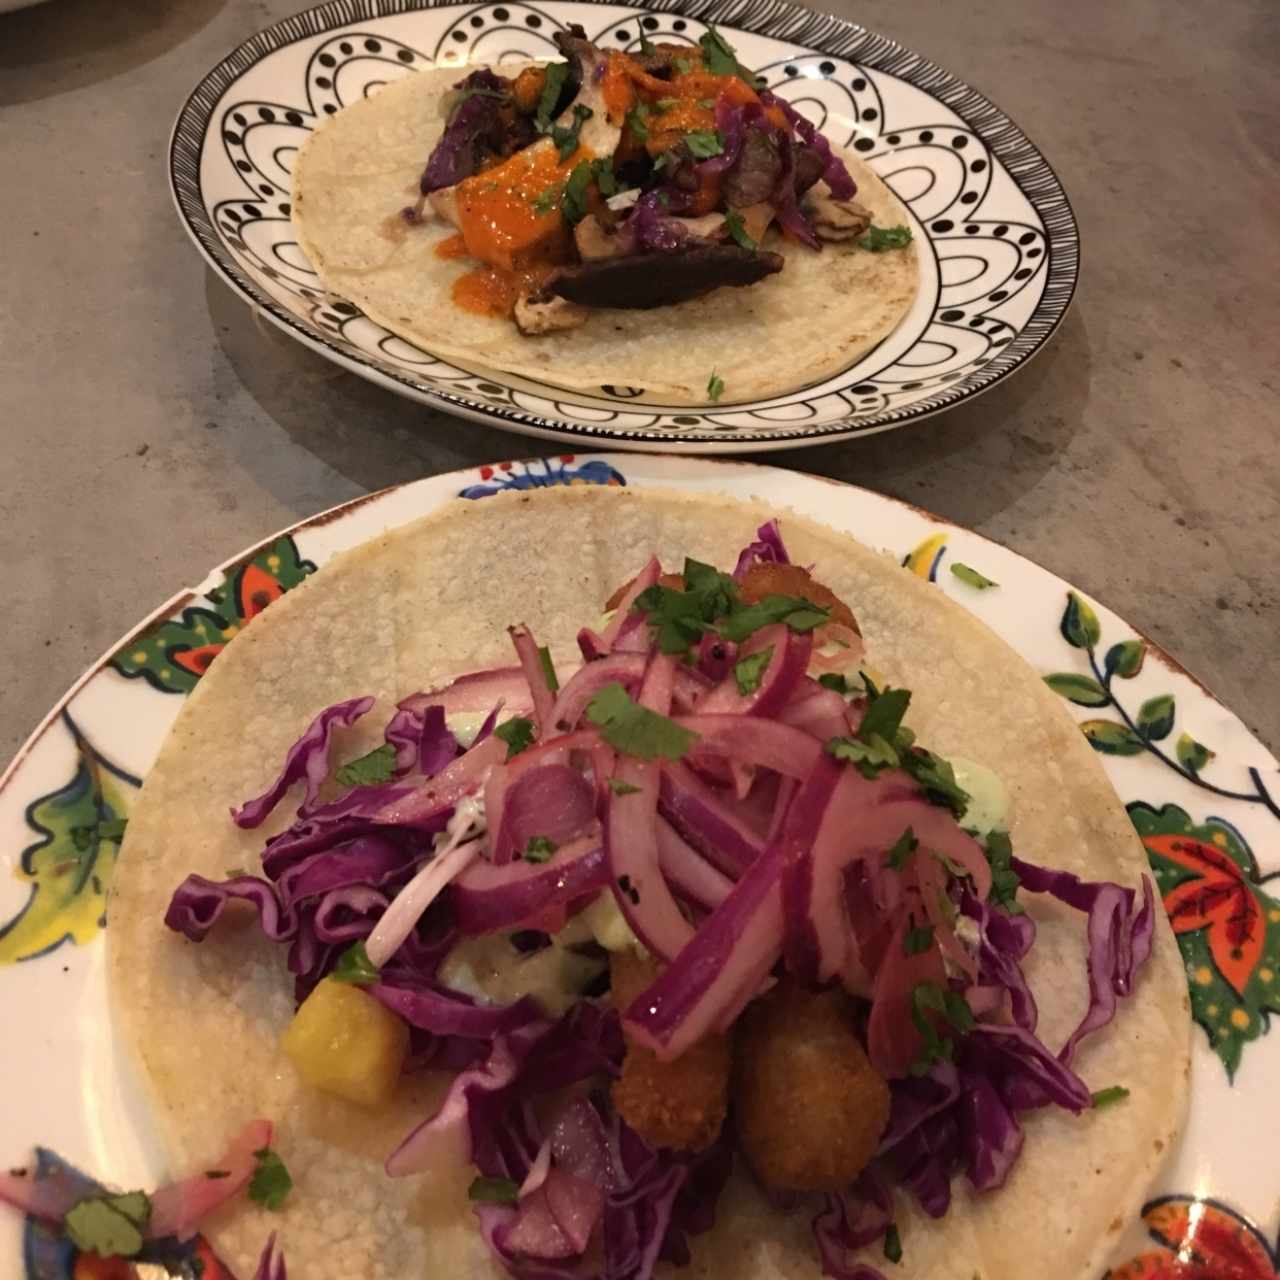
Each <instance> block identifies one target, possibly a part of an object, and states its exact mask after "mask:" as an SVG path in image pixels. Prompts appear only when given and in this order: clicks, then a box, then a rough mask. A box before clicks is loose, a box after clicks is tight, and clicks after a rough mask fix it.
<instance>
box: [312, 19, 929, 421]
mask: <svg viewBox="0 0 1280 1280" xmlns="http://www.w3.org/2000/svg"><path fill="white" fill-rule="evenodd" d="M556 43H557V45H558V46H559V48H560V51H561V53H562V55H563V58H562V60H560V61H555V62H550V63H520V62H512V63H508V62H504V63H502V64H501V66H497V67H477V68H474V69H470V70H465V69H459V68H437V69H433V70H428V71H424V72H421V73H419V74H415V75H407V76H405V77H404V78H402V79H401V80H398V81H396V82H394V83H392V84H389V85H387V86H385V87H383V88H382V89H381V90H380V91H379V92H378V93H377V94H376V95H374V96H373V97H371V98H369V99H365V100H362V101H359V102H356V103H354V104H353V105H351V106H349V107H347V108H345V109H344V110H342V111H340V112H338V113H337V114H336V115H334V116H333V117H332V118H331V119H329V120H327V121H325V122H324V123H323V124H321V125H320V127H319V128H318V129H317V130H316V131H315V132H314V133H313V134H312V135H311V137H310V138H309V139H308V141H307V144H306V146H305V147H304V148H303V150H302V152H301V154H300V156H299V158H298V162H297V167H296V170H295V174H294V198H293V204H292V218H293V222H294V225H295V227H296V229H297V232H298V238H299V241H300V243H301V244H302V247H303V248H304V250H305V251H306V253H307V256H308V258H309V259H310V261H311V263H312V265H313V266H314V267H315V269H316V271H317V272H318V273H319V276H320V278H321V280H322V281H323V282H324V284H325V286H326V287H327V288H329V289H330V290H332V291H333V292H334V293H337V294H340V295H341V296H343V297H345V298H348V299H350V300H351V301H352V302H355V303H358V304H359V305H360V307H361V308H362V309H363V310H364V311H365V312H366V313H367V314H368V315H370V316H371V317H372V318H373V319H375V320H377V321H378V322H379V323H381V324H383V325H385V326H386V327H387V328H389V329H391V330H392V331H394V332H396V333H398V334H401V335H402V336H404V337H406V338H408V339H410V340H412V341H414V342H417V343H420V344H421V345H422V346H424V347H426V348H428V349H429V350H431V351H432V352H435V353H436V354H438V355H441V356H444V357H451V358H456V359H460V360H468V361H479V362H480V363H482V364H484V365H487V366H489V367H491V368H495V369H501V370H505V371H508V372H511V373H516V374H522V375H524V376H527V377H532V378H535V379H539V380H543V381H547V382H551V383H554V384H557V385H560V386H564V387H576V388H587V389H590V388H598V387H600V386H602V385H605V384H612V385H621V386H634V387H643V388H645V389H646V391H647V392H648V394H649V395H650V396H651V397H654V398H658V399H662V400H665V401H669V402H673V403H706V402H715V401H720V400H724V401H726V402H728V401H735V400H744V399H751V398H758V397H765V396H771V395H776V394H780V393H782V392H785V391H788V390H793V389H795V388H797V387H800V386H804V385H807V384H810V383H813V382H816V381H819V380H821V379H824V378H827V377H830V376H831V375H833V374H835V373H837V372H839V371H840V370H841V369H844V368H847V367H849V366H850V365H852V364H853V363H854V362H855V361H856V360H858V359H859V358H860V357H861V356H862V355H863V354H865V353H866V352H867V351H869V350H870V349H871V348H872V347H873V346H875V345H876V344H877V343H878V342H880V341H881V340H882V339H883V338H884V337H885V336H886V335H887V334H889V333H890V332H892V330H893V329H894V328H895V327H896V326H897V325H898V323H899V322H900V321H901V319H902V317H903V316H904V315H905V314H906V312H907V310H908V308H909V307H910V305H911V302H912V299H913V298H914V296H915V294H916V291H917V287H918V276H919V267H918V262H917V257H916V248H915V246H914V244H913V243H912V239H911V230H910V225H909V223H910V219H909V218H908V216H907V213H906V210H905V209H904V207H903V206H902V204H901V203H900V202H899V200H898V199H897V197H896V196H894V194H893V193H892V192H891V191H890V190H889V188H888V187H887V186H885V184H884V182H883V181H881V179H880V178H879V177H878V176H877V175H876V173H875V172H874V170H872V169H871V168H870V166H868V165H867V164H865V163H863V162H862V161H861V160H860V159H858V158H857V157H856V155H855V154H854V153H853V152H852V151H847V150H844V149H842V148H840V147H838V146H836V145H835V144H833V143H832V142H830V141H829V140H828V139H827V138H826V137H824V136H823V134H822V133H821V132H819V130H818V129H816V128H815V127H814V125H813V124H812V123H811V122H810V121H809V120H808V119H807V118H806V117H805V116H803V115H802V114H800V113H799V112H798V111H797V110H796V109H795V108H794V107H792V106H791V104H790V103H789V102H787V101H786V100H785V99H784V98H783V97H781V96H779V95H775V94H774V93H772V92H770V91H769V90H768V89H765V88H764V87H763V86H762V84H761V83H760V82H759V81H758V80H757V78H756V76H755V75H754V74H753V73H751V72H750V71H748V70H747V69H746V68H744V67H743V66H742V64H741V63H740V62H739V61H738V59H737V55H736V53H735V52H734V50H733V48H732V46H730V45H729V44H728V43H727V42H726V41H725V39H724V38H723V36H722V35H721V34H720V33H719V32H717V31H716V30H715V29H714V28H710V29H708V31H707V32H706V34H705V35H704V36H703V37H702V39H701V41H700V43H698V44H696V45H685V44H680V45H676V44H656V45H655V44H648V43H647V42H646V47H645V48H644V49H642V50H639V51H636V52H627V53H624V52H621V51H619V50H616V49H608V50H602V49H598V48H597V47H596V46H595V45H593V44H592V43H591V42H590V41H589V40H587V39H586V37H585V35H584V34H583V33H582V31H581V29H580V28H574V27H571V28H569V29H568V30H565V31H560V32H558V33H557V34H556ZM464 71H465V73H464ZM424 161H425V167H424Z"/></svg>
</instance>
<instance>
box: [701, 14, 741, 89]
mask: <svg viewBox="0 0 1280 1280" xmlns="http://www.w3.org/2000/svg"><path fill="white" fill-rule="evenodd" d="M698 43H699V44H700V45H701V46H702V61H703V63H704V64H705V66H706V68H707V70H708V71H710V72H711V74H712V75H713V76H737V77H738V79H740V80H745V81H746V82H747V84H754V83H755V75H754V74H753V73H752V72H750V71H748V70H747V69H746V67H744V66H743V65H742V63H740V62H739V61H738V51H737V50H736V49H735V48H734V47H733V45H731V44H730V43H729V42H728V41H727V40H726V39H725V38H724V36H722V35H721V34H720V33H719V32H718V31H717V30H716V29H715V27H713V26H710V25H708V27H707V29H706V32H705V33H704V34H703V36H702V39H701V40H699V41H698Z"/></svg>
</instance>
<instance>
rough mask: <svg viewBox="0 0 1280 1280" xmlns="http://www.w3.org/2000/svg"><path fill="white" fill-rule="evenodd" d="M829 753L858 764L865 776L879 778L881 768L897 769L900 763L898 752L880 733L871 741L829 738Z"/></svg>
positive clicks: (848, 762)
mask: <svg viewBox="0 0 1280 1280" xmlns="http://www.w3.org/2000/svg"><path fill="white" fill-rule="evenodd" d="M826 750H827V754H828V755H829V756H834V757H835V758H836V759H837V760H842V761H844V763H845V764H853V765H857V766H858V771H859V772H860V773H861V774H862V776H863V777H864V778H877V777H879V776H880V770H881V769H896V768H897V767H898V764H899V763H900V759H901V758H900V757H899V755H898V753H897V752H896V751H895V750H894V749H893V747H892V746H890V744H889V743H887V742H886V741H885V740H884V739H883V738H882V737H880V735H879V734H875V735H874V736H873V737H872V739H871V741H870V742H863V741H862V739H861V738H829V739H828V740H827V747H826Z"/></svg>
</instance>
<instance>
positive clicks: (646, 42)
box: [640, 22, 653, 53]
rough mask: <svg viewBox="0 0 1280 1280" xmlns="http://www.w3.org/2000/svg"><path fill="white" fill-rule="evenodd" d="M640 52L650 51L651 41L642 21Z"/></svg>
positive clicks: (651, 47)
mask: <svg viewBox="0 0 1280 1280" xmlns="http://www.w3.org/2000/svg"><path fill="white" fill-rule="evenodd" d="M640 52H641V53H652V52H653V41H652V40H650V39H649V33H648V32H647V31H646V30H645V29H644V23H643V22H642V23H640Z"/></svg>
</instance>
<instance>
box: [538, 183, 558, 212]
mask: <svg viewBox="0 0 1280 1280" xmlns="http://www.w3.org/2000/svg"><path fill="white" fill-rule="evenodd" d="M563 195H564V183H563V182H554V183H552V184H551V186H549V187H546V188H544V189H543V190H542V191H539V192H538V194H537V195H536V196H534V197H533V199H532V200H531V201H530V203H531V204H532V205H533V211H534V213H551V212H552V211H553V210H555V209H558V208H559V207H560V200H561V197H562V196H563Z"/></svg>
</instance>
